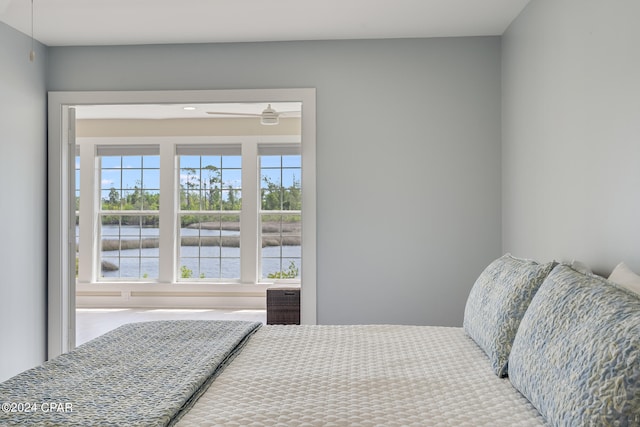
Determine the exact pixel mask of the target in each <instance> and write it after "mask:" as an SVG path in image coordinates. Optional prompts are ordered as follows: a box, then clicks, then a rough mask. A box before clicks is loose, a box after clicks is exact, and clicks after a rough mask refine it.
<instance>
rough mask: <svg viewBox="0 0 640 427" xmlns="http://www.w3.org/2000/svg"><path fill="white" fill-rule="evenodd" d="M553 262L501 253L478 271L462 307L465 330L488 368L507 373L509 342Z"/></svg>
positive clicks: (511, 341) (497, 373)
mask: <svg viewBox="0 0 640 427" xmlns="http://www.w3.org/2000/svg"><path fill="white" fill-rule="evenodd" d="M554 266H555V263H548V264H538V263H537V262H534V261H530V260H523V259H519V258H514V257H512V256H511V255H510V254H506V255H503V256H502V257H500V258H498V259H497V260H495V261H493V262H492V263H491V264H489V266H488V267H487V268H486V269H485V270H484V271H483V272H482V273H481V274H480V276H479V277H478V279H477V280H476V282H475V283H474V285H473V288H472V289H471V292H470V293H469V298H468V299H467V305H466V307H465V310H464V325H463V326H464V330H465V332H466V333H467V334H468V335H469V336H470V337H471V338H472V339H473V340H474V341H475V342H476V343H477V344H478V345H479V346H480V348H482V349H483V350H484V352H485V353H487V356H489V360H490V361H491V368H492V369H493V371H494V372H495V373H496V375H498V376H500V377H504V376H506V375H507V362H508V359H509V353H510V352H511V345H512V344H513V339H514V337H515V336H516V332H517V330H518V326H519V325H520V320H521V319H522V316H523V315H524V313H525V311H526V310H527V307H529V303H530V302H531V299H532V298H533V296H534V295H535V293H536V291H537V290H538V288H539V287H540V285H541V284H542V281H543V280H544V279H545V277H547V275H548V274H549V272H550V271H551V269H552V268H553V267H554Z"/></svg>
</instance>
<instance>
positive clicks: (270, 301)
mask: <svg viewBox="0 0 640 427" xmlns="http://www.w3.org/2000/svg"><path fill="white" fill-rule="evenodd" d="M299 324H300V288H270V289H267V325H299Z"/></svg>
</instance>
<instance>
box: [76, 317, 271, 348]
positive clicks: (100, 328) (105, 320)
mask: <svg viewBox="0 0 640 427" xmlns="http://www.w3.org/2000/svg"><path fill="white" fill-rule="evenodd" d="M182 319H194V320H196V319H197V320H203V319H204V320H250V321H253V322H262V323H266V320H267V312H266V310H243V309H238V310H226V309H168V308H162V309H160V308H148V309H147V308H78V309H76V345H80V344H83V343H85V342H87V341H89V340H92V339H93V338H96V337H97V336H100V335H102V334H104V333H105V332H109V331H110V330H112V329H115V328H117V327H118V326H122V325H124V324H126V323H134V322H145V321H149V320H182Z"/></svg>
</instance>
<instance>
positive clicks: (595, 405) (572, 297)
mask: <svg viewBox="0 0 640 427" xmlns="http://www.w3.org/2000/svg"><path fill="white" fill-rule="evenodd" d="M509 379H510V381H511V383H512V384H513V385H514V387H515V388H516V389H518V391H520V393H522V394H523V395H524V396H525V397H526V398H527V399H529V401H530V402H531V403H532V404H533V406H535V407H536V408H537V409H538V411H539V412H540V414H542V416H543V417H545V418H546V420H547V421H548V422H549V423H550V424H551V425H562V426H587V425H588V426H591V425H599V426H600V425H620V426H632V425H633V426H638V425H640V297H638V295H636V294H634V293H632V292H629V291H627V290H625V289H622V288H620V287H617V286H614V285H613V284H612V283H611V282H608V281H607V280H605V279H603V278H599V277H596V276H593V275H590V276H589V275H584V274H582V273H579V272H577V271H575V270H573V269H571V268H570V267H568V266H558V267H556V268H555V269H554V270H553V271H552V272H551V274H549V277H548V278H547V279H546V280H545V281H544V283H543V284H542V286H541V287H540V289H539V290H538V293H537V294H536V296H535V297H534V298H533V301H531V305H530V306H529V310H527V312H526V313H525V315H524V317H523V319H522V322H521V323H520V328H519V329H518V333H517V334H516V338H515V340H514V342H513V348H512V350H511V354H510V356H509Z"/></svg>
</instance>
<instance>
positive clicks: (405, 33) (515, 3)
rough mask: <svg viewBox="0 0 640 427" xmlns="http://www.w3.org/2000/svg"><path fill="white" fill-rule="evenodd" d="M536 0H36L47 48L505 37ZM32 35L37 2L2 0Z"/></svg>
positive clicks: (10, 20)
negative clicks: (506, 32)
mask: <svg viewBox="0 0 640 427" xmlns="http://www.w3.org/2000/svg"><path fill="white" fill-rule="evenodd" d="M528 2H529V0H322V1H320V0H315V1H312V0H33V5H34V19H33V22H34V25H33V27H34V28H33V32H34V37H35V38H36V39H37V40H38V41H40V42H42V43H44V44H45V45H48V46H81V45H124V44H165V43H215V42H255V41H284V40H336V39H372V38H373V39H375V38H410V37H455V36H486V35H501V34H502V33H503V32H504V30H505V29H506V28H507V27H508V26H509V24H510V23H511V22H512V21H513V19H514V18H515V17H516V16H517V15H518V14H519V13H520V12H521V11H522V9H523V8H524V7H525V6H526V4H527V3H528ZM0 21H2V22H5V23H6V24H8V25H10V26H11V27H14V28H16V29H18V30H19V31H21V32H23V33H25V34H27V35H30V34H31V1H30V0H0Z"/></svg>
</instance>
